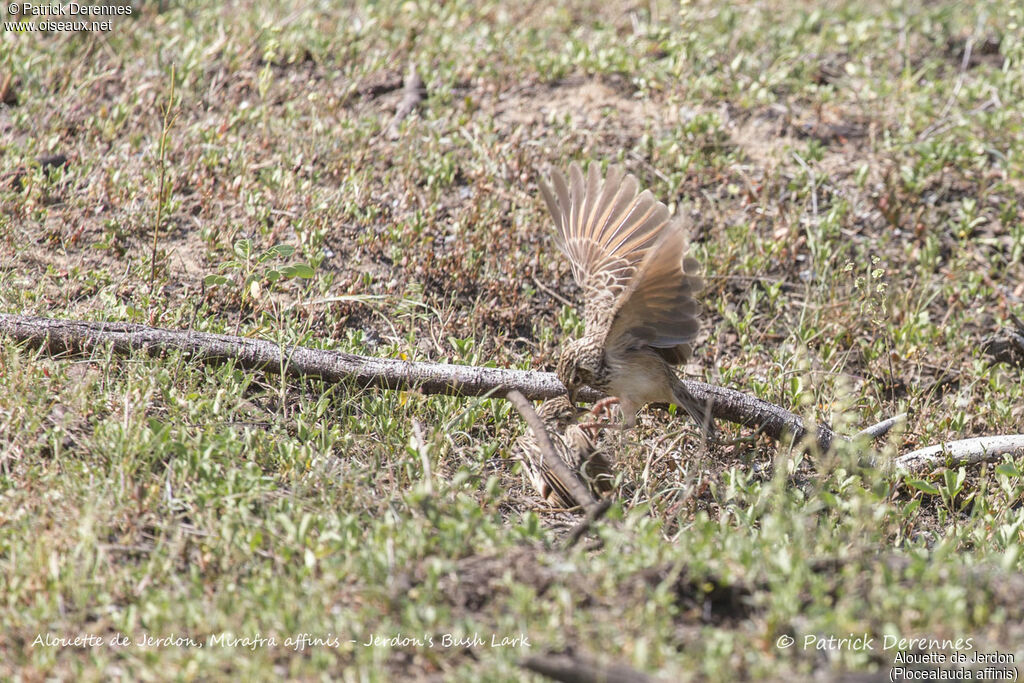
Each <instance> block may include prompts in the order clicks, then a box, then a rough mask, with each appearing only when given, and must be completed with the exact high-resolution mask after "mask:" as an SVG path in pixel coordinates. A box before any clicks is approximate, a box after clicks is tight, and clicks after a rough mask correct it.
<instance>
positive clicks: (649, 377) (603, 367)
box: [539, 162, 714, 438]
mask: <svg viewBox="0 0 1024 683" xmlns="http://www.w3.org/2000/svg"><path fill="white" fill-rule="evenodd" d="M550 175H551V180H550V183H549V182H547V181H545V180H544V179H543V177H542V178H541V179H540V183H539V184H540V189H541V194H542V196H543V198H544V202H545V203H546V204H547V207H548V210H549V211H550V213H551V217H552V218H553V219H554V222H555V228H556V243H557V244H558V247H559V248H560V249H561V251H562V252H563V253H564V254H565V255H566V257H567V258H568V259H569V264H570V266H571V268H572V274H573V278H574V279H575V280H576V283H577V284H578V285H579V287H580V289H581V290H582V292H583V322H584V332H583V336H582V337H580V338H578V339H574V340H571V341H569V342H568V343H567V344H565V345H564V347H563V348H562V350H561V353H560V355H559V359H558V366H557V374H558V378H559V379H560V380H561V381H562V384H564V385H565V387H566V390H567V392H568V394H569V400H570V402H571V403H573V404H575V402H576V396H577V394H578V392H579V390H580V388H581V387H583V386H590V387H592V388H593V389H597V390H600V391H603V392H605V394H607V395H608V398H607V399H603V400H602V401H599V402H598V404H597V405H595V406H594V410H593V412H594V415H595V418H596V417H597V416H598V415H599V414H600V410H603V409H607V408H608V406H610V405H612V404H615V403H618V404H619V407H620V409H621V411H622V414H623V416H624V424H623V425H622V426H623V427H625V428H630V427H633V426H635V425H636V416H637V411H638V410H639V409H640V408H642V407H643V406H645V405H646V404H648V403H672V404H675V405H677V406H680V407H682V408H683V409H685V410H686V412H687V413H688V414H689V415H690V417H692V418H693V420H694V421H695V422H696V423H697V424H698V425H699V426H700V428H701V430H702V431H703V433H704V434H705V435H706V436H707V437H708V438H712V437H713V435H714V423H713V420H712V418H711V415H710V412H709V410H708V407H707V406H705V404H704V403H703V402H701V401H698V400H697V399H696V398H695V397H694V396H693V395H692V394H691V393H690V392H689V391H688V390H687V388H686V385H684V384H683V383H682V382H681V381H680V380H679V377H678V376H676V373H675V370H674V366H678V365H680V364H682V363H684V362H686V361H687V360H688V359H689V358H690V355H691V354H692V344H693V341H694V339H695V338H696V336H697V334H698V332H699V329H700V319H699V315H700V306H699V304H698V302H697V298H696V297H697V294H699V293H700V291H701V290H702V289H703V288H704V279H703V276H702V272H701V267H700V263H699V262H698V261H697V259H696V258H694V257H693V256H692V255H690V254H689V253H688V244H687V230H686V228H685V226H684V223H683V220H682V219H681V218H680V217H678V216H676V217H673V216H672V215H670V213H669V210H668V207H667V206H665V204H663V203H661V202H660V201H658V200H657V199H655V197H654V195H653V194H651V191H650V190H646V189H645V190H643V191H640V183H639V182H638V181H637V179H636V177H635V176H633V175H632V174H628V173H626V172H625V171H624V170H623V168H622V167H621V166H617V165H612V166H610V167H609V168H608V173H607V175H606V176H605V177H604V178H602V177H601V173H600V168H599V164H598V163H596V162H594V163H591V164H590V167H589V169H588V172H587V175H586V177H584V175H583V171H582V170H581V169H580V167H579V164H576V163H574V164H572V165H570V167H569V177H568V178H566V177H565V175H563V174H562V173H561V172H559V171H557V170H553V171H552V172H551V174H550Z"/></svg>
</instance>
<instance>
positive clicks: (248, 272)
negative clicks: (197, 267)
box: [203, 239, 313, 304]
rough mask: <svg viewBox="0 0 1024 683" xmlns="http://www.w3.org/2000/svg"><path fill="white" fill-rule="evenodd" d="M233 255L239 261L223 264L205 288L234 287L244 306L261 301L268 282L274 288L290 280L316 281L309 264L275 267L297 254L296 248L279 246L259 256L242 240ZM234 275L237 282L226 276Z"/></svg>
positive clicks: (204, 280)
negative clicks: (313, 278)
mask: <svg viewBox="0 0 1024 683" xmlns="http://www.w3.org/2000/svg"><path fill="white" fill-rule="evenodd" d="M234 253H235V257H236V258H235V259H233V260H231V261H228V262H226V263H222V264H221V265H220V268H219V270H220V272H219V273H212V274H210V275H207V276H206V277H205V278H204V279H203V284H204V285H205V286H207V287H221V286H226V285H234V286H235V287H236V288H237V291H238V295H239V299H240V300H241V301H242V303H243V304H245V303H247V302H251V301H256V300H259V299H261V298H262V297H263V290H264V284H263V283H265V282H266V283H268V284H269V285H270V286H271V287H272V286H273V285H275V284H276V283H277V282H279V281H281V280H286V279H288V278H296V277H297V278H302V279H304V280H308V279H310V278H312V277H313V269H312V268H311V267H310V266H309V265H308V264H306V263H301V262H296V263H289V264H288V265H286V266H279V265H276V264H274V263H272V261H275V260H279V259H286V258H289V257H290V256H292V255H293V254H294V253H295V247H293V246H291V245H290V244H278V245H275V246H273V247H270V248H269V249H267V250H265V251H263V252H261V253H259V254H257V253H256V252H255V251H254V250H253V247H252V240H248V239H242V240H238V241H237V242H235V244H234ZM231 271H234V272H235V273H237V275H238V278H237V279H236V278H234V277H232V276H229V275H226V274H225V273H229V272H231Z"/></svg>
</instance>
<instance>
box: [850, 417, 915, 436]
mask: <svg viewBox="0 0 1024 683" xmlns="http://www.w3.org/2000/svg"><path fill="white" fill-rule="evenodd" d="M906 420H907V414H906V413H900V414H899V415H893V416H892V417H890V418H888V419H886V420H882V421H881V422H879V423H877V424H873V425H871V426H870V427H865V428H864V429H862V430H860V431H859V432H857V433H856V434H855V435H854V437H855V438H856V437H858V436H870V437H871V438H872V439H878V438H881V437H883V436H885V435H886V434H888V433H889V432H890V431H892V428H893V427H895V426H896V425H898V424H899V423H900V422H905V421H906Z"/></svg>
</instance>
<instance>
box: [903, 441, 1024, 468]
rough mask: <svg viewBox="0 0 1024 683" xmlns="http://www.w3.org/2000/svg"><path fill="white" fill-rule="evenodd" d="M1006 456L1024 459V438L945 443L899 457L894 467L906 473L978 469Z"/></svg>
mask: <svg viewBox="0 0 1024 683" xmlns="http://www.w3.org/2000/svg"><path fill="white" fill-rule="evenodd" d="M1005 455H1011V456H1020V455H1024V434H1009V435H1005V436H979V437H976V438H974V439H963V440H961V441H948V442H946V443H942V444H939V445H937V446H929V447H928V448H920V449H918V450H916V451H912V452H910V453H907V454H906V455H901V456H900V457H898V458H896V459H895V460H894V461H893V464H894V465H896V467H898V468H901V469H905V470H907V471H909V472H926V471H930V470H934V469H936V468H939V467H959V466H961V465H978V464H981V463H983V462H992V461H995V460H1002V459H1003V456H1005Z"/></svg>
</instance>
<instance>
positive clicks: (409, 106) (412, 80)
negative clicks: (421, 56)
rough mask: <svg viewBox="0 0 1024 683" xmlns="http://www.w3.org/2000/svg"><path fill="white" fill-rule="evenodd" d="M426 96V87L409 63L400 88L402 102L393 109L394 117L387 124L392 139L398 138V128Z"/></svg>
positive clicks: (413, 64) (412, 65)
mask: <svg viewBox="0 0 1024 683" xmlns="http://www.w3.org/2000/svg"><path fill="white" fill-rule="evenodd" d="M426 96H427V87H426V86H425V85H424V84H423V78H422V77H420V72H419V71H418V70H417V69H416V63H415V62H409V70H408V72H406V75H405V84H404V85H403V87H402V100H401V101H400V102H399V103H398V106H397V107H395V116H394V118H393V119H391V123H390V124H388V135H390V136H391V137H392V138H397V137H398V126H399V124H401V123H402V121H404V120H405V118H406V117H407V116H409V114H411V113H412V112H413V110H414V109H416V107H417V106H419V104H420V102H422V101H423V98H424V97H426Z"/></svg>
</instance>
